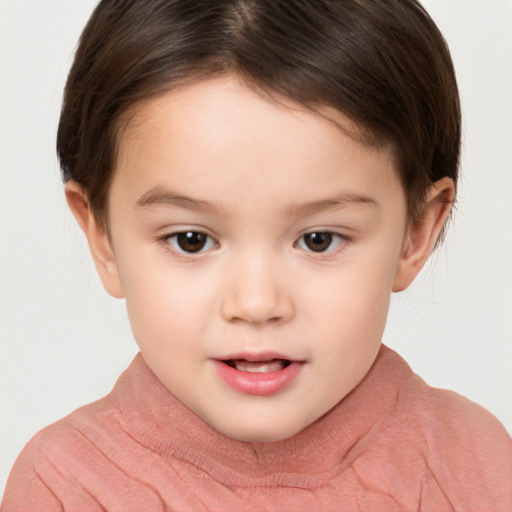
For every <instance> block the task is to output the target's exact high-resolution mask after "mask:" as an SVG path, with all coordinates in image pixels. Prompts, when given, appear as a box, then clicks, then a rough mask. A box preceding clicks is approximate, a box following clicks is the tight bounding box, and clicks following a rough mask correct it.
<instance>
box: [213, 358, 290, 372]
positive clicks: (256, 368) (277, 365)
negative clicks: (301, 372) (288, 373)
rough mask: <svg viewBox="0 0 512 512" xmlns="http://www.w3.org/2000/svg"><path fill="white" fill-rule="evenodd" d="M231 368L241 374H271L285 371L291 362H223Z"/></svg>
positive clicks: (271, 360)
mask: <svg viewBox="0 0 512 512" xmlns="http://www.w3.org/2000/svg"><path fill="white" fill-rule="evenodd" d="M222 362H223V363H224V364H227V365H228V366H230V367H231V368H234V369H235V370H238V371H240V372H248V373H271V372H278V371H280V370H284V369H285V368H287V367H288V366H290V364H291V361H290V360H289V359H278V358H274V359H270V360H262V361H248V360H247V359H227V360H223V361H222Z"/></svg>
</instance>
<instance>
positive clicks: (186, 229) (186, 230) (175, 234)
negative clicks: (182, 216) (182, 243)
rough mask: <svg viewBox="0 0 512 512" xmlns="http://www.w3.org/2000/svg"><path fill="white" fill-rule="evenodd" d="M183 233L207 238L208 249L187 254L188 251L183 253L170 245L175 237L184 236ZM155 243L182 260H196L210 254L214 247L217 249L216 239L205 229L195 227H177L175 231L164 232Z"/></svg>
mask: <svg viewBox="0 0 512 512" xmlns="http://www.w3.org/2000/svg"><path fill="white" fill-rule="evenodd" d="M184 233H199V234H202V235H205V236H206V237H207V238H208V240H209V241H210V247H208V248H207V249H204V248H202V249H200V250H198V251H196V252H193V251H192V252H188V251H184V250H182V249H180V248H179V247H175V246H173V244H172V243H171V241H170V240H171V239H176V237H178V236H179V235H180V234H184ZM157 241H158V242H160V243H162V244H163V245H164V247H165V249H166V250H168V251H170V252H172V253H173V254H175V255H177V256H179V257H183V258H187V259H197V258H199V257H201V256H203V255H205V254H206V253H207V252H210V251H211V250H212V249H214V248H215V247H219V242H218V241H217V238H216V237H215V236H214V235H212V234H211V233H209V232H208V230H207V229H204V228H200V227H196V226H183V227H179V228H175V229H172V230H169V231H166V232H165V234H163V235H160V236H158V237H157ZM207 244H208V241H207Z"/></svg>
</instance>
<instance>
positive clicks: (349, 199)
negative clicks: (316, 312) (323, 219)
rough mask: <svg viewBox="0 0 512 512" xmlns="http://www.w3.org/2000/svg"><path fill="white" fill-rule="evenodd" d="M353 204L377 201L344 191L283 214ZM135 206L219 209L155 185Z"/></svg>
mask: <svg viewBox="0 0 512 512" xmlns="http://www.w3.org/2000/svg"><path fill="white" fill-rule="evenodd" d="M353 205H356V206H357V205H363V206H369V207H373V208H376V207H378V206H379V203H378V202H377V201H376V200H375V199H373V198H372V197H370V196H367V195H363V194H357V193H352V192H345V193H342V194H339V195H337V196H334V197H331V198H326V199H320V200H317V201H308V202H306V203H297V204H291V205H289V206H288V207H287V208H286V209H285V214H286V215H288V216H297V217H306V216H308V215H314V214H315V213H319V212H322V211H325V210H334V209H337V208H342V207H344V206H353ZM137 206H138V207H141V208H151V207H158V206H178V207H180V208H186V209H188V210H202V211H206V212H218V211H220V209H219V208H218V207H217V206H215V205H214V204H213V203H210V202H208V201H205V200H203V199H196V198H192V197H188V196H184V195H182V194H178V193H175V192H173V191H171V190H166V189H162V188H160V187H156V188H154V189H152V190H150V191H149V192H146V193H145V194H143V195H142V196H141V197H140V198H139V200H138V201H137Z"/></svg>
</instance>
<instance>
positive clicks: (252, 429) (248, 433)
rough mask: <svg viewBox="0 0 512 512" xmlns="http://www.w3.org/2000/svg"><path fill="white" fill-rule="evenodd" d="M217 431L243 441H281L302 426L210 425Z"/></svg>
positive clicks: (299, 429) (291, 435)
mask: <svg viewBox="0 0 512 512" xmlns="http://www.w3.org/2000/svg"><path fill="white" fill-rule="evenodd" d="M212 427H213V428H214V429H215V430H217V432H219V433H221V434H223V435H225V436H227V437H230V438H232V439H236V440H237V441H243V442H245V443H274V442H276V441H283V440H284V439H288V438H290V437H293V436H294V435H295V434H298V433H299V432H300V431H301V430H303V428H304V427H297V426H295V428H294V427H293V426H291V425H286V426H285V425H282V426H281V425H275V424H274V425H272V424H270V425H257V424H250V425H240V424H238V425H236V426H231V427H232V428H229V427H227V426H224V427H225V428H216V427H215V426H212Z"/></svg>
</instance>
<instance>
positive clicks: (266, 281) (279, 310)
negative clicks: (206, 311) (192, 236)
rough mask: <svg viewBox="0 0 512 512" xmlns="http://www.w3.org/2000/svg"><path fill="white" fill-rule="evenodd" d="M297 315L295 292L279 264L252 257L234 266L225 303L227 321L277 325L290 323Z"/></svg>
mask: <svg viewBox="0 0 512 512" xmlns="http://www.w3.org/2000/svg"><path fill="white" fill-rule="evenodd" d="M293 314H294V306H293V301H292V298H291V290H290V289H289V288H287V285H286V282H285V279H284V278H283V274H282V273H280V272H279V271H278V269H277V268H276V265H275V264H270V262H268V261H265V260H264V259H261V258H252V259H251V260H247V259H246V260H243V261H242V262H240V263H238V264H237V265H236V266H231V267H230V270H229V278H228V279H227V287H226V291H225V295H224V298H223V301H222V316H223V318H224V319H225V320H226V321H228V322H244V323H248V324H253V325H262V324H265V323H276V324H277V323H284V322H287V321H288V320H290V319H291V318H292V317H293Z"/></svg>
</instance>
